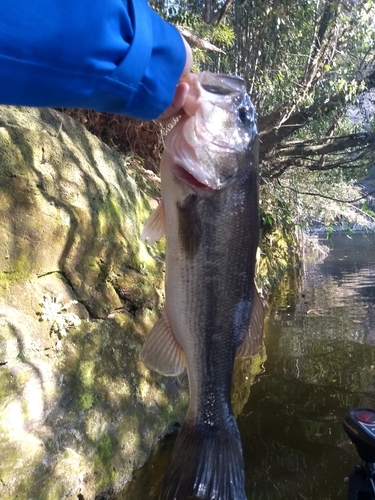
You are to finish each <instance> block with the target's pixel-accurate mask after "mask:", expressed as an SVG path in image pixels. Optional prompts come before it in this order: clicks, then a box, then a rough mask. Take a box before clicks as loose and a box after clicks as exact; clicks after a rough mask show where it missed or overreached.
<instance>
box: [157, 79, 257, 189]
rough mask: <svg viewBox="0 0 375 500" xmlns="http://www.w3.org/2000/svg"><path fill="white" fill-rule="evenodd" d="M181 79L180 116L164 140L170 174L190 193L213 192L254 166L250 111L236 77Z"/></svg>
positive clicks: (253, 114)
mask: <svg viewBox="0 0 375 500" xmlns="http://www.w3.org/2000/svg"><path fill="white" fill-rule="evenodd" d="M186 81H188V83H189V89H190V90H189V94H188V96H187V99H186V102H185V105H184V111H185V114H184V115H183V116H182V118H181V119H180V121H179V122H178V123H177V125H176V126H175V127H174V129H173V130H172V132H171V133H170V134H169V136H168V138H167V141H166V149H167V151H168V154H169V156H170V158H171V159H172V165H173V167H172V171H173V173H174V175H175V176H176V177H177V178H178V179H180V180H181V181H182V182H185V183H186V184H188V185H189V186H190V187H191V188H193V189H194V190H208V191H209V190H219V189H222V188H224V187H225V186H227V185H228V183H231V182H232V181H233V179H235V178H237V177H238V176H240V175H243V174H244V173H245V172H246V171H248V170H249V169H251V168H257V162H256V160H255V158H256V156H257V154H256V148H257V143H258V133H257V126H256V112H255V109H254V106H253V104H252V102H251V100H250V97H249V96H248V94H247V92H246V87H245V82H244V80H243V79H242V78H240V77H238V76H235V75H225V74H213V73H210V72H207V71H205V72H202V73H199V74H191V75H189V76H188V77H187V78H186Z"/></svg>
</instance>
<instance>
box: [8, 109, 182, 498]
mask: <svg viewBox="0 0 375 500" xmlns="http://www.w3.org/2000/svg"><path fill="white" fill-rule="evenodd" d="M140 175H141V174H140V168H139V165H137V167H136V168H133V165H132V163H131V162H130V160H129V158H128V159H126V160H125V159H123V158H121V157H120V156H119V155H118V154H117V153H116V152H114V151H112V150H111V149H110V148H109V147H107V146H105V145H103V144H102V143H101V142H100V141H99V140H98V139H97V138H95V137H94V136H92V135H90V134H89V133H88V132H87V131H86V130H85V128H84V127H83V126H81V125H80V124H78V123H77V122H75V121H74V120H73V119H72V118H70V117H68V116H66V115H64V114H61V113H59V112H57V111H54V110H48V109H31V108H30V109H23V108H11V107H0V456H1V457H2V458H1V461H0V497H1V498H2V499H4V500H10V499H12V500H13V499H15V498H28V499H35V500H55V499H56V500H60V499H62V498H64V499H76V498H77V497H78V498H84V499H85V500H87V499H89V500H91V499H94V498H95V497H96V496H97V495H99V496H100V495H101V494H103V495H104V496H106V497H108V496H110V494H111V493H115V492H117V491H119V489H121V487H122V486H123V485H124V484H125V482H126V481H127V480H129V478H130V476H131V474H132V471H133V470H134V469H135V468H138V467H140V466H141V465H142V464H143V463H144V461H145V460H146V458H147V456H148V455H149V452H150V449H151V447H152V446H153V445H154V443H155V442H156V440H157V439H158V437H159V436H160V435H161V434H163V432H164V431H165V430H166V428H167V427H168V426H169V425H170V424H171V423H172V422H174V421H176V420H179V419H181V418H182V416H183V414H184V412H185V409H186V405H187V381H186V378H185V379H184V380H179V379H171V380H169V379H168V380H167V379H165V378H163V377H160V376H157V375H155V374H154V373H151V372H149V371H148V370H147V369H146V367H145V366H144V365H143V364H142V363H140V362H139V361H138V352H139V350H140V347H141V345H142V343H143V340H144V338H145V336H146V334H147V333H148V331H149V330H150V328H151V326H152V324H153V323H154V322H155V321H156V319H157V316H158V313H159V311H160V308H161V307H162V302H163V293H162V288H163V279H164V273H163V262H162V253H163V248H162V246H158V247H156V249H150V248H148V247H147V246H145V245H144V244H143V243H142V242H141V241H140V239H139V234H140V232H141V228H142V225H143V223H144V221H145V219H146V218H147V216H148V215H149V213H150V211H151V207H152V205H154V204H155V202H154V201H153V199H152V198H150V197H149V196H148V195H147V194H146V192H147V189H146V187H147V176H145V178H144V179H143V180H142V184H141V185H142V189H140V188H139V187H138V186H137V182H136V181H135V178H137V179H139V178H140ZM151 190H152V191H153V192H155V179H153V180H152V188H151ZM154 253H155V255H154ZM47 299H49V300H50V302H49V307H50V309H49V310H48V308H47V309H44V313H45V314H44V315H43V314H42V311H43V309H42V308H43V307H44V308H45V307H46V303H47V302H46V301H47ZM72 301H74V302H72ZM65 305H66V308H64V306H65ZM54 308H55V309H54ZM46 311H47V312H46ZM71 313H73V314H75V315H76V317H77V316H78V317H79V318H80V319H81V323H80V324H79V325H77V326H76V327H75V328H69V326H71V325H70V324H69V321H68V318H69V314H71ZM42 319H43V321H41V320H42ZM56 319H57V320H59V321H60V322H56ZM65 320H66V327H67V328H66V329H65V330H64V328H63V327H64V321H65ZM64 334H67V335H66V336H64ZM59 345H61V347H60V348H58V347H59ZM79 495H80V496H79Z"/></svg>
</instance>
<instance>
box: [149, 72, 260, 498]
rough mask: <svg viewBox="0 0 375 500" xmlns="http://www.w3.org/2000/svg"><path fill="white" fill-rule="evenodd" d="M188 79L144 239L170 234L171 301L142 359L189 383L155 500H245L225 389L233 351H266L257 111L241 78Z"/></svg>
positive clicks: (208, 76)
mask: <svg viewBox="0 0 375 500" xmlns="http://www.w3.org/2000/svg"><path fill="white" fill-rule="evenodd" d="M190 78H191V79H190V81H189V84H190V87H191V96H190V98H189V96H188V99H187V104H186V109H185V111H186V115H185V116H183V117H182V118H181V119H180V121H179V122H178V123H177V125H176V126H175V127H174V128H173V129H172V131H171V132H170V134H169V136H168V138H167V140H166V149H165V152H164V154H163V158H162V163H161V185H162V204H161V205H160V206H159V207H158V209H157V211H156V212H155V213H154V215H152V216H151V217H150V220H149V222H148V223H146V226H145V230H144V233H143V238H144V239H146V240H147V239H149V241H150V240H153V239H156V238H157V237H159V236H161V235H162V233H163V232H164V230H165V232H166V277H165V297H166V298H165V308H164V311H163V314H162V316H161V318H160V320H159V321H158V322H157V323H156V325H155V326H154V327H153V329H152V330H151V332H150V334H149V336H148V338H147V340H146V342H145V344H144V347H143V349H142V351H141V355H140V358H141V360H142V361H143V362H145V363H146V364H147V365H148V366H149V367H150V368H152V369H154V370H156V371H158V372H160V373H163V374H166V375H177V374H178V373H181V372H182V370H183V369H184V366H185V365H186V367H187V372H188V379H189V395H190V399H189V407H188V410H187V413H186V416H185V419H184V421H183V423H182V425H181V430H180V432H179V434H178V436H177V439H176V443H175V446H174V449H173V453H172V458H171V461H170V464H169V466H168V469H167V471H166V474H165V477H164V481H163V487H162V491H161V494H160V499H161V500H187V499H189V498H197V499H203V500H245V499H246V496H245V491H244V467H243V458H242V447H241V441H240V436H239V432H238V428H237V424H236V421H235V418H234V416H233V413H232V409H231V401H230V391H231V382H232V373H233V364H234V359H235V356H236V352H237V353H238V352H240V354H241V355H242V356H253V355H255V354H257V352H258V351H259V349H260V344H261V329H262V317H263V316H262V311H263V308H262V303H261V301H260V299H259V297H258V296H257V291H256V288H255V285H254V270H255V261H256V251H257V246H258V236H259V213H258V136H257V130H256V123H255V111H254V109H253V107H252V104H251V102H250V99H249V97H248V96H247V94H246V91H245V87H244V85H243V81H242V80H240V79H238V77H231V76H228V75H212V74H210V73H207V72H205V73H201V74H199V75H191V77H190ZM189 99H190V100H189ZM190 109H193V110H194V111H193V112H192V113H191V115H190V114H189V111H190ZM158 227H159V230H158ZM149 235H152V237H150V236H149ZM163 343H164V344H165V346H163Z"/></svg>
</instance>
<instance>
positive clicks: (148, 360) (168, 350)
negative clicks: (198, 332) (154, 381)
mask: <svg viewBox="0 0 375 500" xmlns="http://www.w3.org/2000/svg"><path fill="white" fill-rule="evenodd" d="M139 359H140V360H141V361H143V363H144V364H145V365H147V366H148V367H149V368H150V369H151V370H154V371H156V372H158V373H160V374H161V375H170V376H173V375H180V374H181V373H182V372H183V371H184V369H185V355H184V352H183V350H182V349H181V347H180V346H179V345H178V344H177V341H176V339H175V337H174V335H173V332H172V330H171V327H170V325H169V322H168V320H167V318H166V316H165V313H164V311H163V312H162V315H161V317H160V318H159V319H158V321H157V322H156V323H155V325H154V326H153V327H152V328H151V331H150V333H149V334H148V337H147V339H146V341H145V343H144V344H143V347H142V349H141V352H140V354H139Z"/></svg>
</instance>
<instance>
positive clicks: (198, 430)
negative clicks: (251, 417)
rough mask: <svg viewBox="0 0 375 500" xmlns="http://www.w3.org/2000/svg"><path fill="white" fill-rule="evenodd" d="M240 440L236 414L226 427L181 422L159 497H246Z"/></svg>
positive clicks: (232, 499) (233, 499)
mask: <svg viewBox="0 0 375 500" xmlns="http://www.w3.org/2000/svg"><path fill="white" fill-rule="evenodd" d="M244 482H245V480H244V464H243V457H242V446H241V440H240V436H239V432H238V428H237V424H236V421H235V419H234V417H233V415H231V416H230V418H229V419H228V422H227V424H226V425H225V426H224V427H220V428H215V427H211V426H209V425H206V424H198V425H191V424H189V423H188V422H186V421H185V422H184V423H183V424H182V427H181V430H180V432H179V434H178V436H177V439H176V443H175V446H174V448H173V452H172V457H171V460H170V463H169V466H168V469H167V471H166V473H165V476H164V480H163V485H162V491H161V495H160V497H159V498H160V500H195V499H197V500H198V499H203V500H246V495H245V489H244Z"/></svg>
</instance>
